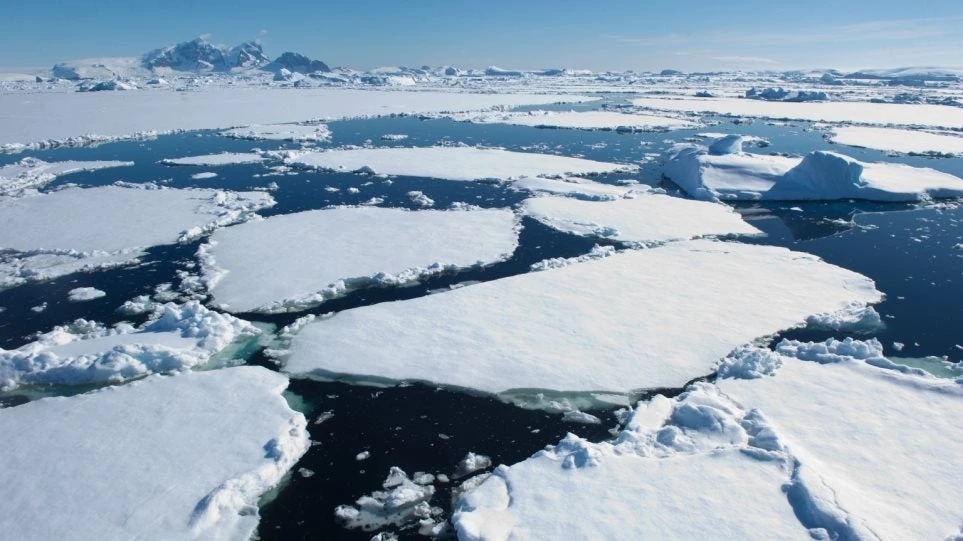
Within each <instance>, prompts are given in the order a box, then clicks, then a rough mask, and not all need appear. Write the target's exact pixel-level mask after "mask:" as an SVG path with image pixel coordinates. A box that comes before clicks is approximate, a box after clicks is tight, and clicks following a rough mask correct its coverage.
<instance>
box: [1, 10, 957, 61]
mask: <svg viewBox="0 0 963 541" xmlns="http://www.w3.org/2000/svg"><path fill="white" fill-rule="evenodd" d="M960 28H963V0H920V1H917V2H907V1H906V0H803V1H793V0H787V1H784V0H766V1H760V0H740V1H736V2H724V1H719V0H658V1H653V0H609V1H606V2H600V3H598V4H594V3H591V2H585V1H584V0H583V1H578V2H576V1H570V0H555V1H547V0H486V1H475V2H462V1H460V0H445V1H442V0H378V1H366V0H355V1H350V2H348V1H343V0H313V1H301V0H288V1H281V2H269V1H265V0H257V1H251V0H205V1H195V2H189V1H183V0H160V1H150V0H148V1H143V0H133V1H132V0H125V1H118V0H97V1H96V2H85V1H80V0H68V1H45V0H33V1H19V0H2V1H0V67H5V68H11V67H33V68H45V67H50V66H52V65H53V64H55V63H57V62H63V61H68V60H75V59H81V58H91V57H110V56H137V55H141V54H143V53H145V52H147V51H149V50H152V49H155V48H159V47H163V46H165V45H172V44H174V43H176V42H179V41H187V40H190V39H193V38H196V37H198V36H201V35H209V39H210V41H211V42H213V43H218V44H223V45H235V44H237V43H240V42H243V41H248V40H253V39H260V40H261V43H262V45H263V46H264V49H265V51H266V52H267V54H268V55H269V56H271V57H272V58H273V57H276V56H278V55H280V54H281V53H282V52H285V51H296V52H300V53H302V54H305V55H308V56H310V57H312V58H317V59H320V60H323V61H324V62H326V63H327V64H328V65H330V66H347V67H352V68H356V69H369V68H374V67H378V66H422V65H429V66H442V65H452V66H456V67H459V68H484V67H487V66H490V65H496V66H499V67H503V68H514V69H538V68H562V67H565V68H573V69H592V70H629V69H631V70H637V71H658V70H662V69H678V70H683V71H721V70H732V69H744V70H759V69H772V70H785V69H805V68H815V69H827V68H836V69H841V70H857V69H863V68H888V67H906V66H939V67H963V32H961V31H960V30H959V29H960Z"/></svg>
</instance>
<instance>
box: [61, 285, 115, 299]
mask: <svg viewBox="0 0 963 541" xmlns="http://www.w3.org/2000/svg"><path fill="white" fill-rule="evenodd" d="M106 295H107V293H105V292H104V291H101V290H99V289H97V288H94V287H76V288H74V289H71V290H70V291H68V292H67V300H69V301H70V302H83V301H92V300H94V299H99V298H101V297H104V296H106Z"/></svg>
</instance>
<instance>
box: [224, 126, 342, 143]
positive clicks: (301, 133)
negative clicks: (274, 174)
mask: <svg viewBox="0 0 963 541" xmlns="http://www.w3.org/2000/svg"><path fill="white" fill-rule="evenodd" d="M221 135H223V136H225V137H230V138H232V139H253V140H266V141H295V142H299V143H300V142H305V141H314V142H318V141H327V140H329V139H331V130H329V129H328V127H327V126H326V125H324V124H271V125H267V126H265V125H259V124H254V125H251V126H245V127H243V128H232V129H230V130H225V131H222V132H221Z"/></svg>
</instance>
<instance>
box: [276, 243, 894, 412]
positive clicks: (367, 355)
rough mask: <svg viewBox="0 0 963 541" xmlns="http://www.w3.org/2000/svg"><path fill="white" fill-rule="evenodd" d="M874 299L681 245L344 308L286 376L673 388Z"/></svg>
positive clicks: (750, 256)
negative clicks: (759, 343) (771, 338)
mask: <svg viewBox="0 0 963 541" xmlns="http://www.w3.org/2000/svg"><path fill="white" fill-rule="evenodd" d="M881 298H882V295H881V294H880V293H879V292H878V291H876V289H875V288H874V286H873V282H872V281H871V280H869V279H867V278H865V277H863V276H861V275H859V274H856V273H853V272H851V271H848V270H845V269H841V268H839V267H836V266H833V265H829V264H827V263H824V262H822V261H821V260H819V259H818V258H816V257H814V256H811V255H808V254H802V253H798V252H792V251H789V250H786V249H783V248H774V247H764V246H751V245H744V244H737V243H723V242H714V241H706V240H701V241H683V242H676V243H670V244H667V245H665V246H662V247H659V248H653V249H649V250H641V251H632V252H629V253H621V254H617V255H613V256H611V257H606V258H604V259H600V260H595V261H589V262H585V263H579V264H575V265H569V266H565V267H563V268H559V269H552V270H549V271H546V272H538V273H531V274H526V275H520V276H513V277H510V278H504V279H500V280H496V281H493V282H486V283H481V284H476V285H473V286H471V287H465V288H460V289H456V290H453V291H450V292H447V293H444V294H439V295H429V296H427V297H422V298H418V299H413V300H407V301H404V302H389V303H382V304H378V305H373V306H366V307H361V308H356V309H353V310H348V311H344V312H340V313H338V314H335V315H334V316H333V317H330V318H326V319H323V320H318V321H315V322H313V323H310V324H308V325H306V326H305V327H304V328H303V329H301V330H300V332H299V333H297V334H296V335H295V336H294V339H293V341H292V343H291V346H290V351H289V353H288V355H287V356H286V358H285V361H286V364H285V370H286V371H287V372H289V373H292V374H297V375H299V376H311V375H318V376H322V377H332V375H336V374H345V375H352V376H353V377H354V378H355V379H357V378H358V377H360V378H361V379H365V378H371V379H375V380H379V379H384V378H388V379H392V380H421V381H430V382H435V383H440V384H445V385H452V386H458V387H464V388H471V389H477V390H481V391H485V392H491V393H501V392H504V391H508V390H511V389H528V390H533V389H544V390H556V391H577V392H591V391H611V392H616V393H629V392H631V391H633V390H637V389H652V388H676V387H679V386H681V385H683V384H685V383H686V382H688V381H690V380H691V379H693V378H695V377H699V376H702V375H706V374H709V373H710V372H712V370H713V368H714V367H715V365H716V364H717V363H718V361H719V360H720V359H722V358H723V357H725V356H726V354H728V353H729V352H730V351H732V350H733V348H735V347H737V346H739V345H740V344H744V343H746V342H749V341H752V340H754V339H756V338H758V337H762V336H766V335H769V334H772V333H774V332H777V331H779V330H782V329H787V328H791V327H795V326H799V325H802V324H804V322H805V321H806V318H807V317H808V316H810V315H812V314H817V313H824V312H835V311H838V310H843V309H847V308H848V307H851V306H852V304H853V303H862V304H869V303H875V302H878V301H879V300H880V299H881ZM736 307H738V308H736ZM375 335H376V336H379V337H380V339H379V340H378V341H376V342H373V341H372V340H370V338H369V337H370V336H375ZM383 343H390V344H392V347H390V348H384V347H382V344H383ZM535 392H536V391H532V394H534V393H535Z"/></svg>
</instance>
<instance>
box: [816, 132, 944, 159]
mask: <svg viewBox="0 0 963 541" xmlns="http://www.w3.org/2000/svg"><path fill="white" fill-rule="evenodd" d="M830 140H831V141H832V142H834V143H838V144H841V145H849V146H854V147H864V148H872V149H876V150H883V151H886V152H901V153H904V154H920V155H925V156H958V155H960V154H963V137H961V136H960V135H958V134H957V135H948V134H940V133H930V132H925V131H919V130H899V129H893V128H867V127H862V126H843V127H838V128H833V130H832V136H831V138H830Z"/></svg>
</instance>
